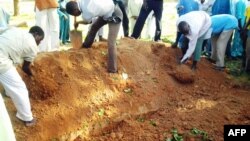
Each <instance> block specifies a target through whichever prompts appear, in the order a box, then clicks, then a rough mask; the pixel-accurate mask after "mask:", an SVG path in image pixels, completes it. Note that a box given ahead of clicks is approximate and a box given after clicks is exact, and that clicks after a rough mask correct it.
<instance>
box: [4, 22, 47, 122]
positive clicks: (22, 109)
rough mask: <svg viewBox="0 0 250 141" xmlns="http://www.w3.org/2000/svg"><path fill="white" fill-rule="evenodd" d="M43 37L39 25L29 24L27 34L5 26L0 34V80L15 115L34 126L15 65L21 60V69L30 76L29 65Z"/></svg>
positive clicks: (24, 90) (27, 97) (25, 92)
mask: <svg viewBox="0 0 250 141" xmlns="http://www.w3.org/2000/svg"><path fill="white" fill-rule="evenodd" d="M43 38H44V32H43V30H42V29H41V28H40V27H38V26H34V27H32V28H31V29H30V31H29V33H27V32H24V31H22V30H20V29H18V28H15V27H9V28H6V29H5V30H3V31H1V33H0V82H1V83H2V85H3V87H4V89H5V92H6V95H7V96H9V97H10V98H11V99H12V101H13V103H14V105H15V107H16V109H17V114H16V117H17V118H18V119H20V120H21V121H23V122H24V123H25V125H26V126H30V125H33V124H34V121H35V120H34V118H33V115H32V112H31V107H30V101H29V94H28V90H27V88H26V85H25V83H24V82H23V80H22V78H21V77H20V75H19V74H18V72H17V70H16V68H15V65H16V64H22V63H23V65H22V70H23V71H24V72H25V73H26V74H27V75H29V76H31V75H32V73H31V71H30V69H29V65H30V64H31V62H32V61H33V59H34V58H35V56H36V55H37V52H38V47H37V45H38V44H39V43H40V41H41V40H42V39H43Z"/></svg>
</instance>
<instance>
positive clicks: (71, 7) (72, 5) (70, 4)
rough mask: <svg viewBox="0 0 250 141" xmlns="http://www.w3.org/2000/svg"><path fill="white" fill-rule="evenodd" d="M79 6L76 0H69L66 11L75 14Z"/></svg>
mask: <svg viewBox="0 0 250 141" xmlns="http://www.w3.org/2000/svg"><path fill="white" fill-rule="evenodd" d="M76 7H78V5H77V2H76V1H69V2H68V3H67V4H66V12H67V13H68V14H70V15H73V13H74V10H75V8H76Z"/></svg>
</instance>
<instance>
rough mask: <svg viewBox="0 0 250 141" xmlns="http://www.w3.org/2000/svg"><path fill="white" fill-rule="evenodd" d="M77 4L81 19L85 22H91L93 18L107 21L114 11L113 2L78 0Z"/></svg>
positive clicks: (109, 0) (108, 0)
mask: <svg viewBox="0 0 250 141" xmlns="http://www.w3.org/2000/svg"><path fill="white" fill-rule="evenodd" d="M78 4H79V8H80V11H81V12H82V18H83V20H84V21H86V22H91V20H92V19H93V18H95V17H103V19H104V20H105V19H108V18H109V17H111V16H112V14H113V12H114V9H115V5H114V2H113V0H101V1H100V0H79V1H78Z"/></svg>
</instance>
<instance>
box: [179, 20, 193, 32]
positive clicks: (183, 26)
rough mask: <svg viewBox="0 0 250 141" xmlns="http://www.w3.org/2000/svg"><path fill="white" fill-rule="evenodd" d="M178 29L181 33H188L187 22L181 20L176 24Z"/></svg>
mask: <svg viewBox="0 0 250 141" xmlns="http://www.w3.org/2000/svg"><path fill="white" fill-rule="evenodd" d="M178 29H179V32H181V33H182V34H184V35H186V34H188V33H189V30H190V27H189V24H188V23H187V22H185V21H181V22H180V23H179V24H178Z"/></svg>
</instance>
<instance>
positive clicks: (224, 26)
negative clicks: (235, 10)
mask: <svg viewBox="0 0 250 141" xmlns="http://www.w3.org/2000/svg"><path fill="white" fill-rule="evenodd" d="M211 20H212V25H211V27H212V29H213V31H212V33H213V34H220V33H221V32H223V31H226V30H231V29H236V28H238V21H237V19H236V18H235V17H234V16H232V15H228V14H220V15H215V16H212V17H211Z"/></svg>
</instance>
